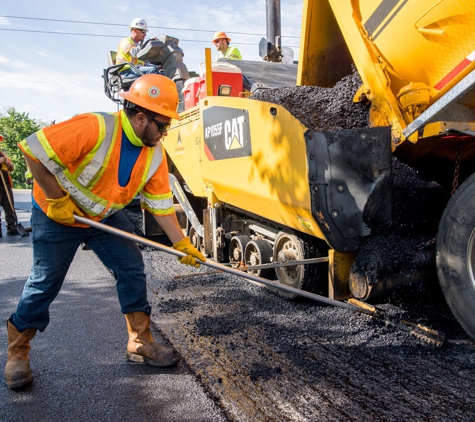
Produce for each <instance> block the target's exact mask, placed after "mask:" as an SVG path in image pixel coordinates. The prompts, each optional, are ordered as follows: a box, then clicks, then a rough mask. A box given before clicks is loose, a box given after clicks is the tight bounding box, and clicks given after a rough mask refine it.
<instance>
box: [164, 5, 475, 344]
mask: <svg viewBox="0 0 475 422" xmlns="http://www.w3.org/2000/svg"><path fill="white" fill-rule="evenodd" d="M269 3H271V2H269ZM303 3H304V7H303V21H302V29H301V38H300V53H299V57H298V64H283V63H275V62H270V61H269V62H266V61H263V62H262V63H245V62H239V61H232V62H224V63H221V62H218V63H211V61H210V57H209V56H210V55H209V52H208V56H207V60H206V62H205V66H203V69H202V72H201V74H200V75H199V76H198V77H195V78H191V79H190V80H187V81H186V82H185V86H184V89H183V96H184V100H183V105H184V107H182V111H181V113H180V120H179V121H174V122H173V125H172V127H171V129H170V130H169V132H168V136H167V137H166V139H165V140H164V145H165V148H166V151H167V153H168V156H169V159H170V168H171V170H172V173H173V175H171V176H170V180H171V185H172V187H173V190H174V193H175V196H176V198H177V199H178V201H179V202H180V203H181V204H182V206H183V208H184V210H185V214H186V215H187V217H188V220H189V221H188V223H189V224H188V232H189V234H190V237H191V239H192V241H193V243H194V244H195V245H196V246H197V247H199V248H201V250H202V251H203V252H204V253H205V254H206V255H207V256H208V257H210V258H212V259H215V260H217V261H225V262H229V263H230V264H231V265H232V266H233V267H236V268H237V267H240V268H244V269H247V271H250V272H253V273H254V274H257V275H260V276H263V277H269V278H277V279H278V280H279V282H280V283H285V284H287V285H290V286H292V287H296V288H299V289H304V290H310V291H317V292H324V293H325V294H327V295H328V296H329V297H330V298H332V299H337V300H344V299H347V298H351V297H355V298H357V299H360V300H367V299H369V298H371V297H372V296H375V295H381V294H385V293H388V292H389V291H391V290H392V289H394V288H396V287H399V286H401V285H411V284H412V283H415V282H420V281H421V280H426V281H427V280H428V282H433V283H437V278H438V280H439V282H440V285H441V287H442V290H443V292H444V295H445V297H446V299H447V302H448V304H449V306H450V308H451V309H452V311H453V313H454V315H455V316H456V318H457V320H458V321H459V322H460V324H461V325H462V327H463V328H464V329H465V331H466V332H467V333H468V334H469V335H470V336H471V337H472V338H473V339H475V175H474V174H473V173H474V172H475V159H474V158H475V156H474V154H475V142H474V141H475V96H474V93H475V31H474V28H475V13H474V12H473V1H472V0H417V1H408V0H364V1H363V0H351V1H350V0H348V1H341V0H304V2H303ZM276 44H277V47H276V48H273V50H272V51H273V54H272V56H273V57H276V56H277V57H278V56H279V51H280V50H279V45H278V43H276ZM256 69H257V70H256ZM254 70H256V71H255V72H254ZM253 72H254V74H253ZM289 75H291V77H290V78H289ZM289 80H290V81H292V82H290V83H289V82H288V81H289ZM273 82H275V84H273ZM284 85H286V86H284ZM183 108H184V110H183ZM315 258H319V260H315ZM322 258H326V259H322ZM294 261H295V265H291V266H288V264H289V263H293V262H294ZM317 261H319V263H315V262H317ZM321 261H326V262H325V263H321ZM281 264H284V265H282V266H281ZM285 265H287V266H285ZM282 294H283V295H286V293H282ZM287 295H288V294H287ZM288 296H289V295H288Z"/></svg>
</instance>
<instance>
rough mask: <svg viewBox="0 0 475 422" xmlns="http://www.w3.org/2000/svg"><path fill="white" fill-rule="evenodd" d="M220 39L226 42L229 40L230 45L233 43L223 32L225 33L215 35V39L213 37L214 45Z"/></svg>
mask: <svg viewBox="0 0 475 422" xmlns="http://www.w3.org/2000/svg"><path fill="white" fill-rule="evenodd" d="M219 39H225V40H228V44H229V43H230V42H231V38H229V37H228V36H227V35H226V32H223V31H218V32H215V33H214V37H213V41H212V43H213V44H214V43H215V42H216V41H217V40H219Z"/></svg>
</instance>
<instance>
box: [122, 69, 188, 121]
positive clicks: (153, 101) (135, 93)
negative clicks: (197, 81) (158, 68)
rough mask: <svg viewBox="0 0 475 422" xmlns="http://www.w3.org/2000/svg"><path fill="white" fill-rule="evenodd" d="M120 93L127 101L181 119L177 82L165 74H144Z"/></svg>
mask: <svg viewBox="0 0 475 422" xmlns="http://www.w3.org/2000/svg"><path fill="white" fill-rule="evenodd" d="M119 95H120V96H121V97H122V98H124V99H126V100H127V101H129V102H131V103H132V104H135V105H137V106H139V107H143V108H144V109H146V110H150V111H153V112H155V113H157V114H161V115H163V116H167V117H172V118H173V119H179V118H180V117H179V116H178V113H177V111H176V109H177V108H178V90H177V88H176V84H175V82H173V81H172V80H171V79H169V78H167V77H166V76H163V75H155V74H149V75H143V76H141V77H140V78H138V79H137V80H136V81H135V82H134V83H133V84H132V85H131V86H130V89H129V90H128V91H127V92H121V93H119Z"/></svg>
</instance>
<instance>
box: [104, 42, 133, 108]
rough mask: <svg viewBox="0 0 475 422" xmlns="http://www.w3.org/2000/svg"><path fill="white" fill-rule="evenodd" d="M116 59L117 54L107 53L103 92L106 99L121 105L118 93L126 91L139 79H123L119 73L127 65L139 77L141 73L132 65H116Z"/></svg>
mask: <svg viewBox="0 0 475 422" xmlns="http://www.w3.org/2000/svg"><path fill="white" fill-rule="evenodd" d="M116 57H117V53H116V52H115V51H109V53H108V55H107V62H108V67H107V69H104V74H103V76H102V77H103V78H104V92H105V94H106V96H107V97H108V98H110V99H111V100H112V101H114V102H115V103H117V104H122V102H121V99H120V97H119V96H118V93H119V92H121V91H128V90H129V88H130V86H131V85H132V84H133V83H134V81H135V80H136V79H137V78H139V76H135V77H132V78H130V77H129V78H125V77H123V76H121V75H120V73H119V71H120V70H121V69H122V68H123V67H124V66H125V65H126V64H129V65H130V67H133V68H134V69H135V70H136V71H137V72H138V73H139V74H140V75H142V72H140V70H138V69H137V67H135V66H134V65H133V64H132V63H128V62H127V63H120V64H116V62H115V59H116Z"/></svg>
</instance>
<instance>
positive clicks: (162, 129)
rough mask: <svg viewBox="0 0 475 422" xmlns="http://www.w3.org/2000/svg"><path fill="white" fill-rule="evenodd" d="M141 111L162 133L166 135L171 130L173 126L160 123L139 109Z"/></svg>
mask: <svg viewBox="0 0 475 422" xmlns="http://www.w3.org/2000/svg"><path fill="white" fill-rule="evenodd" d="M139 110H140V111H141V112H142V113H143V114H145V115H146V116H147V117H148V118H149V119H150V120H152V121H153V122H154V123H155V124H156V125H157V129H158V131H159V132H160V133H165V132H166V131H167V130H168V129H170V126H171V124H170V123H162V122H159V121H158V120H157V119H155V118H154V117H152V116H150V114H148V113H146V112H145V111H144V110H142V109H139Z"/></svg>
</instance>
